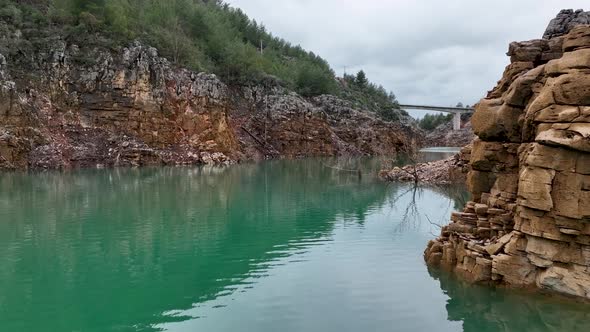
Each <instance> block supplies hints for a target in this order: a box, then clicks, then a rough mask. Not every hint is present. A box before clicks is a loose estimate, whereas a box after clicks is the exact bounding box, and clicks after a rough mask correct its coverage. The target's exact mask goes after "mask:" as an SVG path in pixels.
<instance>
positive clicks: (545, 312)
mask: <svg viewBox="0 0 590 332" xmlns="http://www.w3.org/2000/svg"><path fill="white" fill-rule="evenodd" d="M429 272H430V275H431V276H432V277H433V278H434V279H436V280H439V281H440V286H441V288H442V289H443V291H444V292H445V293H446V294H447V295H448V296H449V300H448V301H447V306H446V308H447V312H448V319H449V320H450V321H457V322H463V330H464V331H465V332H488V331H489V332H522V331H535V332H541V331H547V332H549V331H590V311H588V308H587V305H586V304H577V303H572V302H571V301H561V300H559V299H555V298H551V297H547V296H542V295H539V294H530V293H525V292H522V293H519V292H518V291H514V290H505V289H492V288H489V287H485V286H478V285H472V284H467V283H464V282H461V281H460V280H458V279H457V278H455V277H453V276H452V275H451V274H449V273H447V272H444V271H439V270H436V269H429ZM531 317H532V319H531Z"/></svg>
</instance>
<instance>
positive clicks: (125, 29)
mask: <svg viewBox="0 0 590 332" xmlns="http://www.w3.org/2000/svg"><path fill="white" fill-rule="evenodd" d="M2 21H4V22H5V23H6V24H8V25H11V26H12V27H15V28H17V29H19V30H20V31H22V33H23V35H24V36H25V37H26V38H24V39H25V40H27V41H28V40H32V39H35V38H43V36H46V37H51V36H57V35H59V36H63V37H64V38H65V39H66V41H67V42H69V43H74V44H77V45H85V46H100V47H107V48H114V49H115V48H118V47H120V46H122V45H126V44H128V43H129V42H131V41H133V40H141V41H143V42H145V43H147V44H150V45H152V46H154V47H156V48H158V49H159V51H160V52H161V54H162V55H163V56H165V57H167V58H168V59H169V60H171V61H172V62H174V63H175V64H177V65H179V66H183V67H187V68H189V69H192V70H196V71H205V72H210V73H215V74H217V75H218V76H219V77H221V78H222V79H223V80H224V81H225V82H227V83H229V84H241V85H243V84H262V83H265V82H267V83H268V82H272V84H280V85H282V86H284V87H286V88H289V89H292V90H295V91H297V92H298V93H299V94H301V95H303V96H306V97H311V96H317V95H322V94H333V95H337V96H340V97H343V98H345V99H349V100H350V101H353V102H354V103H355V104H357V106H360V107H362V108H364V109H367V110H370V111H374V112H376V113H377V114H378V115H380V116H382V117H383V118H384V119H387V120H397V119H398V118H399V114H400V112H401V111H400V110H399V107H398V106H397V102H396V101H395V96H394V95H393V94H391V93H387V92H386V91H385V89H383V87H377V86H375V85H374V84H371V83H369V82H368V80H367V79H366V76H365V78H364V81H363V82H361V84H343V82H340V83H339V81H338V80H337V79H336V77H335V74H334V71H333V70H332V69H331V68H330V66H329V65H328V63H327V62H326V60H324V59H322V58H321V57H319V56H318V55H316V54H314V53H313V52H308V51H306V50H304V49H303V48H301V46H299V45H292V44H290V43H289V42H287V41H285V40H284V39H281V38H278V37H276V36H273V35H272V34H271V33H270V32H268V31H267V30H266V28H265V27H264V26H263V25H262V24H259V23H257V22H256V21H255V20H251V19H250V18H248V16H247V15H246V14H245V13H244V12H243V11H242V10H240V9H238V8H233V7H231V6H229V5H228V4H227V3H224V2H223V1H221V0H167V1H161V0H91V1H87V0H28V1H15V0H0V30H7V29H6V27H2V24H1V23H2ZM3 32H4V31H3ZM5 35H7V34H5ZM15 46H16V47H15ZM28 47H31V45H16V42H15V41H14V40H10V38H5V39H4V40H0V53H2V54H4V55H7V56H9V57H11V56H12V57H17V56H18V55H19V54H20V53H26V51H27V48H28ZM19 52H20V53H19ZM80 60H82V61H92V60H93V59H91V58H89V59H80ZM363 75H364V73H363ZM355 79H356V77H355ZM349 80H350V78H349V77H345V78H344V81H345V82H348V81H349Z"/></svg>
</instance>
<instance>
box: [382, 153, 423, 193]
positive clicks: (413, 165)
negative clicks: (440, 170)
mask: <svg viewBox="0 0 590 332" xmlns="http://www.w3.org/2000/svg"><path fill="white" fill-rule="evenodd" d="M419 163H420V155H419V153H418V151H413V152H411V153H407V154H398V155H396V156H395V157H394V158H393V159H390V160H388V162H387V164H389V165H385V168H386V169H392V168H394V167H398V168H399V170H400V171H402V172H404V173H406V174H408V175H409V176H410V177H411V178H412V180H413V182H414V185H418V183H419V182H420V174H419V172H418V164H419ZM402 164H403V165H402ZM408 168H409V169H408Z"/></svg>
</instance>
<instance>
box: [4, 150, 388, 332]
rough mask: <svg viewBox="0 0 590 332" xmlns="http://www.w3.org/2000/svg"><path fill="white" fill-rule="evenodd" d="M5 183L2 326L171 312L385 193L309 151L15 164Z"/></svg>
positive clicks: (52, 326) (89, 322) (81, 326)
mask: <svg viewBox="0 0 590 332" xmlns="http://www.w3.org/2000/svg"><path fill="white" fill-rule="evenodd" d="M367 167H373V166H372V165H368V166H367ZM0 188H1V189H0V220H2V223H0V262H2V264H0V327H5V322H7V321H10V322H13V323H14V324H15V325H11V326H10V327H9V328H6V330H34V329H35V328H31V327H30V326H24V325H19V324H25V323H29V324H39V325H40V326H43V329H44V330H47V331H52V330H55V331H62V330H63V331H69V330H88V329H90V328H95V329H100V328H101V327H103V328H105V329H106V327H107V326H132V325H133V324H136V323H137V322H146V321H154V323H156V322H162V320H164V319H170V318H164V317H162V316H161V315H162V313H163V312H165V311H168V310H172V309H188V308H190V307H191V306H192V305H193V304H194V303H197V302H201V301H205V300H208V299H211V298H213V297H215V296H216V294H218V293H219V292H221V291H223V290H224V289H231V288H232V287H233V286H234V285H235V284H236V283H240V282H241V280H244V279H245V278H247V277H248V276H250V275H256V274H258V273H260V269H261V268H264V266H265V265H266V266H267V265H268V262H271V261H273V260H274V259H277V258H279V257H282V256H285V255H289V254H290V252H292V249H293V248H297V247H301V246H304V245H302V244H301V243H302V242H307V240H310V239H320V238H322V237H324V236H325V235H327V234H329V233H330V232H331V230H332V223H333V220H334V219H335V218H336V217H341V218H345V219H355V220H361V221H362V219H363V218H364V217H365V215H366V214H367V211H368V209H370V208H371V207H374V206H375V205H380V204H383V202H384V200H385V198H386V195H387V188H386V187H385V186H381V185H375V184H374V183H372V182H371V180H370V178H369V177H363V178H362V179H359V178H358V177H357V176H350V174H343V173H342V172H339V171H338V170H334V169H330V168H326V167H324V166H322V165H321V164H320V163H318V162H315V161H298V162H288V161H287V162H285V161H272V162H268V163H264V164H258V165H255V164H249V165H248V164H247V165H240V166H236V167H229V168H194V169H193V168H165V169H162V168H157V169H155V168H154V169H141V170H132V169H126V170H108V171H92V170H85V171H80V172H76V173H65V174H60V173H47V174H37V175H19V174H11V175H3V176H2V177H1V178H0ZM277 248H280V249H277ZM48 303H51V304H52V308H47V305H48ZM76 310H77V312H76ZM42 312H46V313H47V315H48V316H47V317H45V318H43V317H42V318H40V319H37V320H33V319H31V317H35V315H36V314H37V313H42Z"/></svg>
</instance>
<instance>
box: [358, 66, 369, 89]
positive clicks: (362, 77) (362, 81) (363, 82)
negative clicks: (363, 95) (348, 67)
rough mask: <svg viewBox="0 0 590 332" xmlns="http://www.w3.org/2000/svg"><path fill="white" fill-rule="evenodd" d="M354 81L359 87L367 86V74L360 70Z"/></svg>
mask: <svg viewBox="0 0 590 332" xmlns="http://www.w3.org/2000/svg"><path fill="white" fill-rule="evenodd" d="M355 83H356V85H358V86H359V87H361V88H364V87H366V86H367V84H369V80H368V79H367V75H366V74H365V72H364V71H363V70H360V71H359V72H358V73H357V74H356V78H355Z"/></svg>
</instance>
